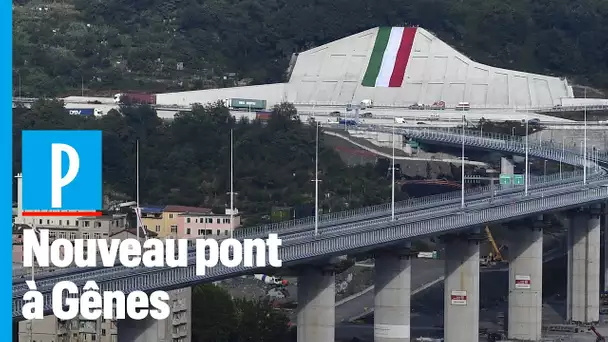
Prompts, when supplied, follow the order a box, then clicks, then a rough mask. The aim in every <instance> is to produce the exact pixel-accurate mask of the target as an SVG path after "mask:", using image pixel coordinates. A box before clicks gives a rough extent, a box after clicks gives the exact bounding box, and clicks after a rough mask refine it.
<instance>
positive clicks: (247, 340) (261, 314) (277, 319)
mask: <svg viewBox="0 0 608 342" xmlns="http://www.w3.org/2000/svg"><path fill="white" fill-rule="evenodd" d="M235 305H236V311H237V317H238V322H239V323H238V328H237V331H238V333H237V335H238V337H237V339H236V342H275V341H285V340H286V339H287V337H288V336H289V319H288V318H287V316H286V315H285V314H284V313H283V312H281V311H279V310H277V309H275V308H273V307H272V306H271V305H270V303H269V302H268V301H266V300H264V301H252V300H246V299H238V300H235Z"/></svg>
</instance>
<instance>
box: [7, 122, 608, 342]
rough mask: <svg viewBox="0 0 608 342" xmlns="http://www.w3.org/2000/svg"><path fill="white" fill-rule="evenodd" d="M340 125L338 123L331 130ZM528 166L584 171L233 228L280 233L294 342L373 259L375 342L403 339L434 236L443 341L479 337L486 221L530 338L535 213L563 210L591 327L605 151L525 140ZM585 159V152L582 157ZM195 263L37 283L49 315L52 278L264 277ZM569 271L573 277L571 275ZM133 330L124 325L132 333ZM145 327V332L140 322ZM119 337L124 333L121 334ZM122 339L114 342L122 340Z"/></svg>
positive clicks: (21, 289)
mask: <svg viewBox="0 0 608 342" xmlns="http://www.w3.org/2000/svg"><path fill="white" fill-rule="evenodd" d="M336 128H338V127H336ZM358 129H363V130H370V131H377V132H378V131H379V132H386V133H391V132H392V128H391V127H381V126H372V125H367V126H360V127H358ZM396 133H397V134H403V135H406V136H408V137H409V138H413V139H416V140H417V141H421V142H426V143H429V144H431V143H432V144H440V145H452V146H460V145H461V144H463V142H464V144H465V145H466V148H467V149H471V148H474V149H482V150H487V151H498V152H502V153H504V154H505V155H523V154H525V151H526V145H525V144H524V142H523V141H522V138H521V137H516V136H509V135H497V134H483V135H482V134H480V133H479V132H465V134H464V135H462V134H461V132H460V130H454V129H443V130H440V129H415V128H399V129H396ZM528 154H529V156H530V157H532V158H541V159H545V160H553V161H559V162H562V163H565V164H569V165H573V166H576V167H578V168H583V169H584V170H583V171H581V170H576V171H574V172H571V173H564V174H562V175H561V177H559V175H551V176H547V177H530V178H529V179H528V191H527V194H526V193H524V190H523V186H512V185H506V186H503V185H497V186H496V187H495V188H490V187H481V188H477V189H467V190H466V192H465V204H466V205H465V206H462V205H461V197H460V192H456V193H449V194H441V195H434V196H428V197H426V198H420V199H416V200H408V201H403V202H398V203H396V204H395V219H394V220H392V219H391V205H390V204H384V205H378V206H374V207H368V208H362V209H358V210H350V211H345V212H337V213H329V214H325V215H321V216H320V219H319V234H318V235H315V234H314V222H313V219H311V218H304V219H299V220H294V221H288V222H283V223H277V224H272V225H264V226H259V227H252V228H244V229H240V230H237V231H235V237H236V238H239V239H244V238H254V237H265V236H267V234H268V233H272V232H275V233H278V234H279V236H280V238H282V240H283V245H282V247H281V248H280V250H279V256H280V258H281V259H282V260H283V263H284V267H285V268H288V269H290V270H291V271H292V272H294V273H296V274H297V275H298V277H299V278H298V298H299V301H300V302H299V305H300V310H299V314H298V321H297V326H298V341H302V342H318V341H321V342H325V341H327V342H329V341H334V334H335V331H334V326H335V321H334V320H335V315H334V310H335V291H334V285H335V274H334V272H333V271H334V270H333V269H332V267H331V262H332V259H333V258H335V257H338V256H343V255H351V256H352V255H361V254H368V255H373V256H374V257H375V262H376V287H375V303H376V305H375V319H374V324H375V341H377V342H378V341H383V342H384V341H409V340H410V336H409V330H410V327H409V321H410V308H409V305H410V304H409V303H410V292H411V286H410V279H411V258H412V257H413V255H414V253H415V252H416V251H413V250H411V249H410V248H409V243H410V242H411V241H413V240H416V239H420V238H423V237H429V236H435V237H439V238H440V239H441V241H443V242H444V243H445V244H446V248H445V328H444V329H445V339H446V341H448V342H470V341H476V340H478V330H479V323H478V317H479V241H480V239H482V237H481V235H480V234H479V228H480V227H481V226H483V225H485V224H487V223H493V222H505V221H511V222H512V224H513V225H514V226H516V227H515V228H514V230H513V231H512V234H511V235H512V236H514V241H513V242H512V244H511V245H510V249H511V250H513V251H514V253H513V254H514V255H513V256H512V260H510V263H509V273H510V283H511V284H510V288H511V289H512V291H510V294H509V312H510V315H509V337H510V338H515V339H521V340H530V341H537V340H540V336H541V311H542V310H541V308H542V292H541V291H542V236H543V234H542V227H541V226H540V225H539V224H538V222H539V221H538V220H537V219H538V218H540V217H541V216H542V215H543V214H544V213H549V212H558V211H570V216H571V223H572V224H571V227H570V234H569V236H570V239H569V255H570V258H569V260H570V263H571V266H570V267H569V269H568V279H569V282H570V286H569V293H568V298H569V303H570V304H569V306H568V307H569V310H568V320H570V321H573V322H580V323H593V322H596V321H599V273H600V269H599V267H600V266H599V244H600V242H599V236H600V235H599V234H600V220H599V217H600V215H602V214H603V211H602V206H603V205H604V203H605V202H606V200H607V199H608V188H607V185H608V174H607V172H606V170H605V169H604V168H603V167H602V166H600V164H601V165H606V164H608V158H607V157H606V156H605V155H601V156H599V158H597V161H598V164H596V163H594V162H592V161H590V158H587V159H585V158H584V157H583V156H582V155H581V154H580V150H579V151H576V150H570V149H568V150H562V146H553V145H551V144H549V143H543V144H542V146H541V145H538V144H534V143H530V144H529V148H528ZM588 156H591V153H590V152H589V154H588ZM513 167H514V165H513V162H512V161H511V160H510V159H508V158H503V161H502V168H503V170H501V171H502V172H503V173H513ZM194 258H195V255H194V252H193V251H191V252H190V254H189V266H188V267H186V268H167V267H159V268H152V269H150V268H144V267H138V268H126V267H123V266H121V265H116V266H115V267H113V268H98V267H95V268H89V269H78V270H75V269H69V268H68V269H63V270H57V271H55V272H50V273H46V274H41V275H39V276H38V277H37V279H38V280H37V282H36V283H37V286H38V290H39V291H40V292H42V293H43V296H44V300H45V309H46V310H47V312H49V313H50V309H51V290H52V286H53V285H54V284H55V283H56V282H58V281H61V280H70V281H73V282H75V283H76V284H77V285H78V286H79V288H80V291H82V286H83V285H84V282H85V281H86V280H95V281H96V282H97V283H98V285H99V286H100V290H101V291H115V290H120V291H123V292H124V293H130V292H132V291H136V290H143V291H154V290H157V289H164V290H169V289H178V288H184V287H189V286H192V285H194V284H198V283H202V282H210V281H216V280H221V279H226V278H232V277H235V276H238V275H243V274H250V273H254V272H255V273H258V272H264V271H266V270H263V269H255V268H245V267H242V266H239V267H235V268H227V267H224V266H217V267H215V268H213V269H211V270H209V272H208V273H207V274H206V275H204V276H197V275H196V273H195V265H194V261H195V259H194ZM573 275H576V276H573ZM24 281H25V279H23V278H17V279H14V280H13V318H14V320H22V319H23V318H22V313H21V310H22V308H23V304H24V302H23V299H22V297H23V294H24V293H25V292H26V291H27V287H26V286H25V283H24ZM129 326H131V328H129ZM148 326H149V324H148ZM146 329H147V328H142V326H141V325H136V324H125V329H124V330H123V327H122V326H121V327H120V328H119V336H121V335H123V333H124V334H126V335H123V336H129V338H128V339H129V340H130V341H138V342H139V341H144V340H145V341H151V340H150V335H147V336H145V334H144V333H145V331H143V330H146ZM123 331H124V332H123ZM119 340H121V339H120V337H119Z"/></svg>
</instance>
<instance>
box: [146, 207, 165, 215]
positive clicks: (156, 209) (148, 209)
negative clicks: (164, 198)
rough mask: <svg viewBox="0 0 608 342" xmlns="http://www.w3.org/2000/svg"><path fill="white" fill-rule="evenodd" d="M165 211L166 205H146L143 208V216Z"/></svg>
mask: <svg viewBox="0 0 608 342" xmlns="http://www.w3.org/2000/svg"><path fill="white" fill-rule="evenodd" d="M163 209H165V206H164V205H145V206H142V207H141V213H142V214H160V213H162V212H163Z"/></svg>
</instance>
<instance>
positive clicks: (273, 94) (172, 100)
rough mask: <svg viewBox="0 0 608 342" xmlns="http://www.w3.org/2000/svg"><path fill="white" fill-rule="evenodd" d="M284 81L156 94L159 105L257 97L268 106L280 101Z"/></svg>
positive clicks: (283, 93) (282, 97)
mask: <svg viewBox="0 0 608 342" xmlns="http://www.w3.org/2000/svg"><path fill="white" fill-rule="evenodd" d="M284 90H285V83H274V84H264V85H256V86H247V87H234V88H222V89H207V90H195V91H185V92H180V93H167V94H157V95H156V103H157V104H159V105H180V106H189V105H191V104H193V103H202V104H205V103H209V102H216V101H218V100H224V99H227V98H234V97H238V98H245V99H259V100H266V101H268V107H272V106H273V105H275V104H277V103H280V102H282V100H283V99H284V97H285V92H284Z"/></svg>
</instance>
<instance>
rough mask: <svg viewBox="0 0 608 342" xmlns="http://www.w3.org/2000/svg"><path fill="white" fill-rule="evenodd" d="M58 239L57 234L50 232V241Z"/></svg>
mask: <svg viewBox="0 0 608 342" xmlns="http://www.w3.org/2000/svg"><path fill="white" fill-rule="evenodd" d="M56 237H57V233H56V232H49V238H50V239H54V238H56Z"/></svg>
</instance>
